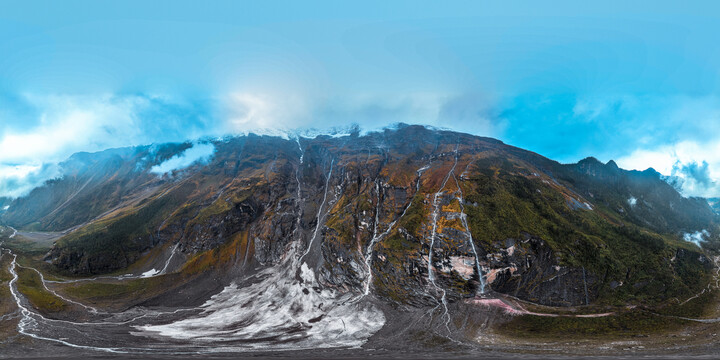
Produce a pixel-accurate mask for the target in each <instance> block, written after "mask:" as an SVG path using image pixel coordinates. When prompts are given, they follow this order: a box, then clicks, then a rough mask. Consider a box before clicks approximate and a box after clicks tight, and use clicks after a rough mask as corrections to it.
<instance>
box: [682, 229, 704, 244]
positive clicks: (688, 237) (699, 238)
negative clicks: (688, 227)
mask: <svg viewBox="0 0 720 360" xmlns="http://www.w3.org/2000/svg"><path fill="white" fill-rule="evenodd" d="M708 237H710V233H709V232H708V231H707V230H702V231H696V232H694V233H685V234H683V240H685V241H687V242H691V243H693V244H695V245H697V246H700V244H701V243H703V242H705V241H706V239H707V238H708Z"/></svg>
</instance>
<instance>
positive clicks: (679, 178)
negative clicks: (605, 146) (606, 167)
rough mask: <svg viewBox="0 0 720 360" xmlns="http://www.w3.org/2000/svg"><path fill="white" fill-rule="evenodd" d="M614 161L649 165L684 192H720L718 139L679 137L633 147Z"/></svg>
mask: <svg viewBox="0 0 720 360" xmlns="http://www.w3.org/2000/svg"><path fill="white" fill-rule="evenodd" d="M617 163H618V165H619V166H620V167H622V168H626V169H635V170H645V169H647V168H648V167H652V168H654V169H655V170H656V171H658V172H659V173H661V174H663V175H666V176H669V177H671V179H672V180H673V181H674V182H676V183H677V185H679V186H680V187H681V190H682V193H683V195H685V196H701V197H718V196H720V139H718V140H712V141H707V142H704V143H700V142H697V141H682V142H679V143H676V144H671V145H663V146H658V147H656V148H653V149H641V150H636V151H634V152H633V153H631V154H630V155H629V156H627V157H623V158H620V159H618V160H617Z"/></svg>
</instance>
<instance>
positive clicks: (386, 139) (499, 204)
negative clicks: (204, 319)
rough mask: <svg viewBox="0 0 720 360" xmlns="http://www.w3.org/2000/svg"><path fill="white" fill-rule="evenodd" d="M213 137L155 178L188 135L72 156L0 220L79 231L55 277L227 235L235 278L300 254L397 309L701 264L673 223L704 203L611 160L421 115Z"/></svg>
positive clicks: (689, 271) (651, 288)
mask: <svg viewBox="0 0 720 360" xmlns="http://www.w3.org/2000/svg"><path fill="white" fill-rule="evenodd" d="M213 144H214V146H215V148H216V152H215V154H214V155H213V157H212V159H211V160H210V162H209V163H207V164H195V165H192V166H191V167H189V168H186V169H183V170H179V171H176V172H173V173H170V174H166V175H163V176H157V175H156V174H152V173H150V172H148V169H150V168H151V167H152V166H154V165H157V164H159V163H161V162H162V161H164V160H166V159H168V158H170V157H171V156H173V155H176V154H178V153H180V152H182V151H183V150H184V149H187V148H188V147H189V146H191V145H190V144H167V145H162V146H159V147H155V148H151V147H138V148H132V149H120V150H114V151H110V152H103V153H98V154H82V155H77V156H74V157H73V158H71V160H69V161H68V163H67V165H66V166H67V167H68V168H72V169H74V170H73V171H71V172H70V173H68V174H66V176H65V177H64V178H63V179H62V180H55V181H53V182H50V183H48V184H47V185H46V186H45V187H43V188H39V189H36V190H35V191H33V192H32V193H31V194H30V195H29V196H28V197H26V198H23V199H17V200H15V201H14V202H12V203H11V204H10V208H9V210H8V211H7V212H6V213H3V214H2V218H1V219H2V221H3V222H6V223H8V224H10V225H14V226H16V227H26V228H36V229H42V230H58V229H66V228H72V227H76V228H75V229H74V230H73V231H71V232H69V233H68V234H67V235H66V236H65V237H64V238H62V239H61V240H59V241H58V242H57V243H56V244H55V247H54V248H53V249H52V250H51V251H50V253H49V254H48V255H47V259H48V260H49V261H50V262H51V263H52V264H54V265H55V266H56V267H57V268H58V269H59V270H61V271H63V272H66V273H72V274H82V275H87V274H99V273H105V272H110V271H115V270H118V269H122V268H125V267H127V266H129V265H131V264H132V263H134V262H136V261H138V260H139V259H146V258H147V257H151V256H155V255H153V254H155V252H153V251H150V250H152V249H155V248H156V247H159V246H170V245H173V246H174V244H177V245H178V249H179V250H180V251H182V252H183V253H184V254H185V255H186V256H187V257H188V258H189V259H192V258H193V257H194V256H199V255H201V254H205V253H208V252H213V251H217V249H219V248H222V247H228V246H236V247H237V248H235V249H231V251H230V253H232V254H234V255H233V256H236V257H237V258H238V259H241V261H239V262H235V264H238V263H239V264H242V266H241V267H240V268H239V269H233V271H235V272H238V271H239V272H240V273H242V272H243V271H244V270H243V269H245V268H247V269H250V268H257V267H269V266H275V265H277V264H279V263H281V262H282V261H283V260H284V259H286V257H287V256H290V255H288V254H293V253H297V254H301V256H302V259H301V260H302V261H305V262H307V264H308V265H309V266H311V267H312V268H313V269H314V270H315V271H314V273H315V274H317V281H318V284H320V286H322V287H325V288H332V289H335V290H337V291H340V292H353V293H358V294H362V293H369V292H372V293H374V294H376V295H378V296H380V297H382V298H384V299H386V300H387V301H390V302H393V303H396V304H406V305H435V304H437V303H438V299H440V298H442V299H443V301H451V302H452V301H458V300H461V299H463V298H467V297H474V296H476V295H478V294H481V293H484V292H491V291H494V292H500V293H505V294H508V295H512V296H515V297H518V298H521V299H524V300H528V301H532V302H536V303H539V304H546V305H555V306H571V305H585V304H590V303H597V302H613V301H616V300H627V301H641V300H642V301H661V300H664V299H669V298H672V297H676V296H681V295H683V294H689V293H692V292H693V291H696V290H697V289H699V288H701V287H702V286H704V284H705V282H706V281H707V279H708V276H709V269H710V265H709V263H710V262H709V261H708V260H707V258H705V257H704V255H703V250H702V249H700V248H698V247H696V246H695V245H693V244H691V243H687V242H684V241H683V240H682V235H683V234H684V233H688V232H696V231H700V230H707V231H708V234H709V235H708V239H707V240H708V242H707V245H708V246H709V247H712V246H716V245H714V244H716V243H717V240H716V239H717V234H718V228H717V218H716V215H715V214H714V213H713V212H712V210H711V208H710V207H709V206H708V205H707V203H706V202H704V201H702V200H699V199H687V198H683V197H682V196H680V195H679V194H678V193H677V191H675V189H673V188H672V187H671V186H670V185H668V184H667V183H665V182H664V181H663V180H662V179H661V177H660V175H659V174H657V173H655V172H654V171H646V172H637V171H625V170H622V169H619V168H618V167H617V165H615V163H614V162H610V163H608V164H602V163H600V162H599V161H597V160H595V159H586V160H583V161H581V162H580V163H578V164H570V165H562V164H559V163H557V162H554V161H552V160H549V159H546V158H543V157H541V156H539V155H537V154H534V153H531V152H527V151H524V150H521V149H517V148H514V147H511V146H507V145H505V144H503V143H501V142H499V141H497V140H493V139H488V138H481V137H476V136H471V135H467V134H461V133H454V132H449V131H436V130H431V129H427V128H424V127H419V126H400V127H399V128H397V129H392V130H391V129H388V130H385V131H384V132H379V133H370V134H368V135H365V136H358V135H357V134H354V135H350V136H344V137H329V136H320V137H317V138H314V139H306V138H299V139H290V140H287V139H282V138H277V137H260V136H253V135H250V136H245V137H237V138H230V139H225V140H223V141H215V142H214V143H213ZM70 164H72V167H71V166H70ZM631 199H634V200H631ZM84 209H86V210H87V211H83V210H84ZM33 213H34V214H36V215H35V216H34V217H33V216H31V215H30V214H33ZM239 234H245V235H246V236H247V240H243V241H236V240H237V239H238V238H239ZM243 236H244V235H243ZM243 238H244V237H243ZM292 247H296V249H299V251H297V252H294V251H289V250H290V249H291V248H292ZM223 253H224V252H223ZM223 271H229V270H228V269H225V270H223Z"/></svg>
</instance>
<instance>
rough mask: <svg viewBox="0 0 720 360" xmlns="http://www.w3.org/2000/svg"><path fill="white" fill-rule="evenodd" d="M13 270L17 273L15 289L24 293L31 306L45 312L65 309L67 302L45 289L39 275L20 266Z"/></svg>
mask: <svg viewBox="0 0 720 360" xmlns="http://www.w3.org/2000/svg"><path fill="white" fill-rule="evenodd" d="M15 271H16V272H17V274H18V281H17V289H18V291H20V292H21V293H22V294H23V295H25V297H26V298H27V299H28V301H30V303H31V304H32V306H34V307H35V308H36V309H39V310H42V311H45V312H58V311H62V310H64V309H65V307H66V306H67V304H65V302H64V301H63V300H62V299H60V298H58V297H57V296H55V295H54V294H52V293H51V292H49V291H47V290H45V288H44V287H43V284H42V281H41V280H40V275H38V274H37V273H36V272H35V271H33V270H30V269H26V268H22V267H16V268H15Z"/></svg>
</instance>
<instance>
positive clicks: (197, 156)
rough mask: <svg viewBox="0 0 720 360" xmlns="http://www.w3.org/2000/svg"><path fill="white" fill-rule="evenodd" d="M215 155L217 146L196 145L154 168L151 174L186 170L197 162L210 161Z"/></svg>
mask: <svg viewBox="0 0 720 360" xmlns="http://www.w3.org/2000/svg"><path fill="white" fill-rule="evenodd" d="M214 153H215V146H214V145H213V144H194V145H193V146H192V147H190V148H188V149H186V150H185V151H183V152H181V153H180V154H177V155H175V156H173V157H171V158H170V159H167V160H165V161H164V162H162V163H161V164H158V165H155V166H153V167H152V168H151V169H150V172H153V173H155V174H158V175H163V174H166V173H169V172H171V171H175V170H180V169H184V168H186V167H188V166H190V165H192V164H194V163H196V162H199V163H204V162H207V161H209V160H210V158H211V157H212V155H213V154H214Z"/></svg>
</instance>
